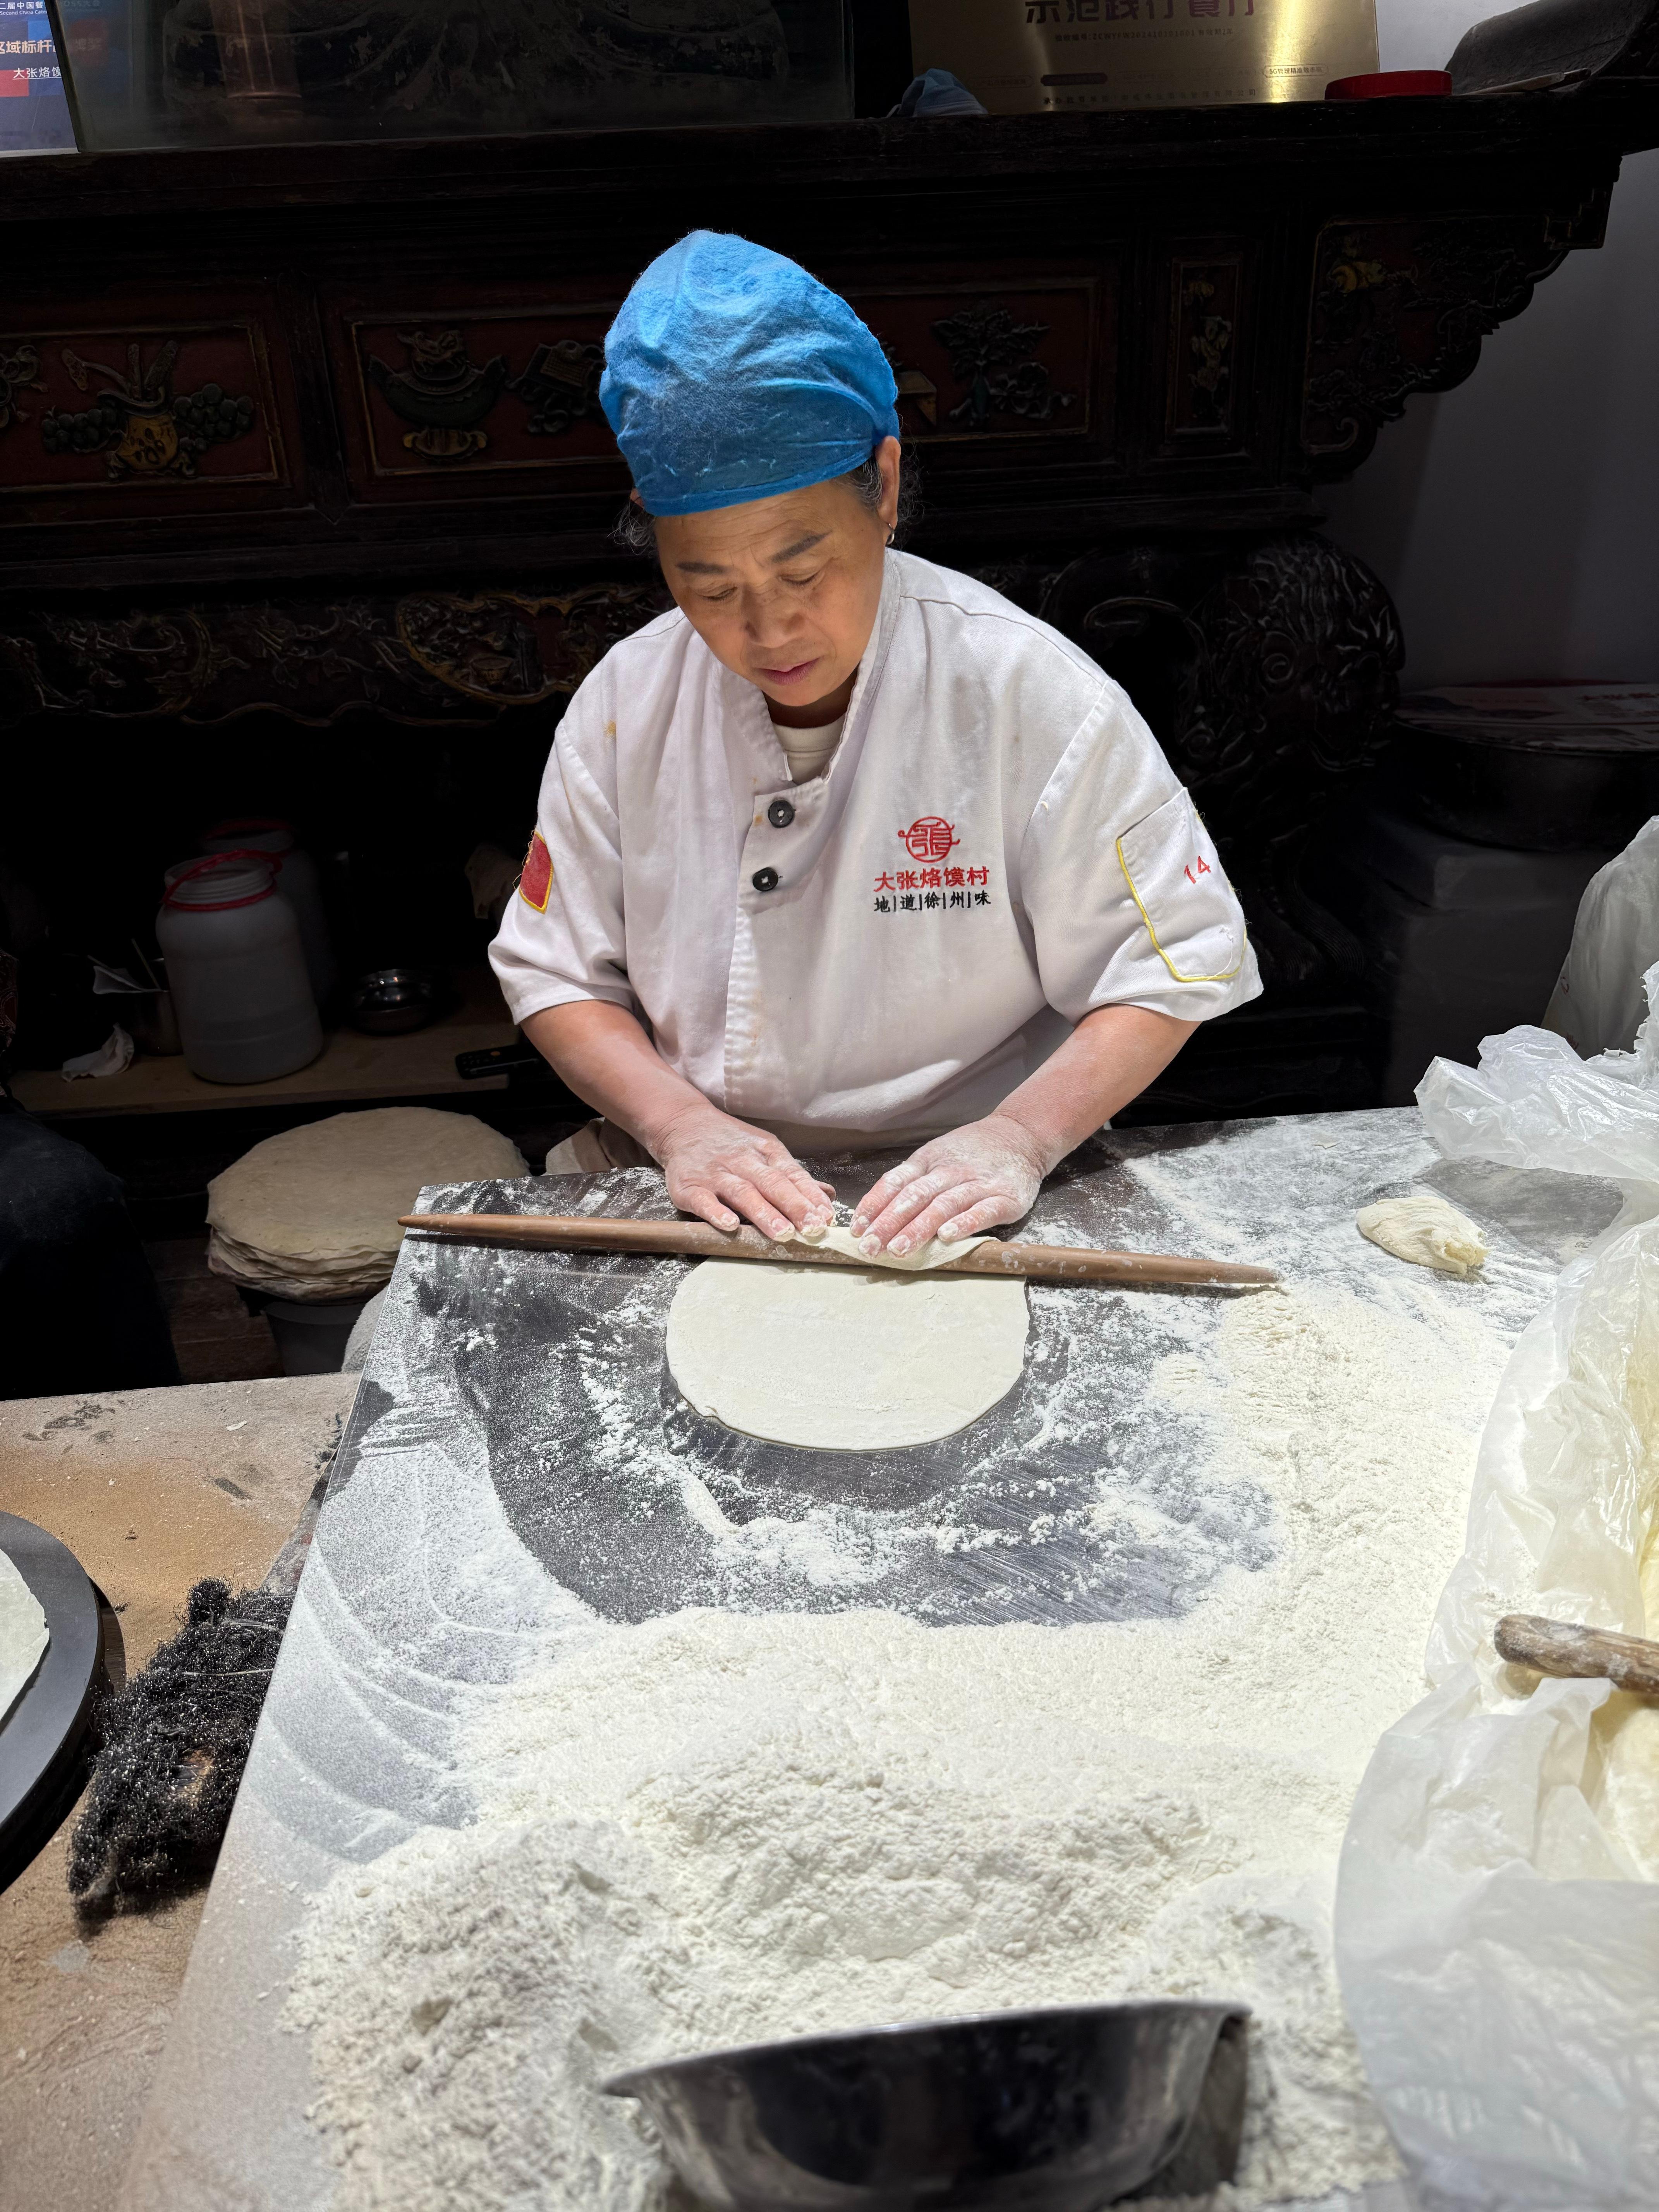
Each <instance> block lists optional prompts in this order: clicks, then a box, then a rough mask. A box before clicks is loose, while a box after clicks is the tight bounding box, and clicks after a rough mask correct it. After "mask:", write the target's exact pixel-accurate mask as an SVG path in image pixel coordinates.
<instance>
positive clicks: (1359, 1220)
mask: <svg viewBox="0 0 1659 2212" xmlns="http://www.w3.org/2000/svg"><path fill="white" fill-rule="evenodd" d="M1354 1225H1355V1227H1356V1228H1357V1229H1358V1231H1359V1233H1360V1235H1361V1236H1362V1237H1370V1240H1371V1243H1373V1244H1380V1245H1381V1246H1382V1247H1383V1250H1384V1251H1385V1252H1392V1253H1393V1255H1394V1256H1395V1259H1396V1260H1409V1261H1412V1263H1413V1266H1415V1267H1437V1268H1438V1269H1439V1271H1440V1273H1442V1274H1443V1275H1469V1274H1473V1273H1474V1270H1475V1269H1476V1268H1477V1267H1479V1266H1480V1263H1481V1261H1483V1260H1484V1259H1485V1258H1486V1252H1487V1249H1488V1248H1487V1244H1486V1238H1485V1237H1483V1236H1482V1235H1481V1234H1480V1231H1479V1230H1478V1229H1477V1228H1476V1227H1475V1225H1474V1222H1472V1221H1471V1220H1469V1218H1468V1216H1467V1215H1465V1214H1462V1213H1460V1212H1458V1210H1457V1208H1456V1207H1455V1206H1448V1205H1447V1203H1446V1201H1445V1200H1444V1199H1443V1198H1437V1197H1436V1196H1435V1195H1434V1194H1432V1193H1430V1192H1419V1194H1417V1195H1416V1196H1414V1197H1412V1198H1383V1199H1379V1200H1377V1202H1376V1205H1375V1206H1362V1207H1361V1208H1360V1210H1359V1212H1358V1213H1357V1214H1356V1215H1355V1216H1354Z"/></svg>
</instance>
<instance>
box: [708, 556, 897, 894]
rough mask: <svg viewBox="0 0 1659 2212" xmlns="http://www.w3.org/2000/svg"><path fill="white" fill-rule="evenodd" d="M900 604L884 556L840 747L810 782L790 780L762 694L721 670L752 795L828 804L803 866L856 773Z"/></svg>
mask: <svg viewBox="0 0 1659 2212" xmlns="http://www.w3.org/2000/svg"><path fill="white" fill-rule="evenodd" d="M901 604H902V592H901V591H900V588H899V568H898V563H897V562H896V561H894V560H893V559H892V558H891V557H890V556H889V555H887V554H884V555H883V556H882V578H881V599H880V602H879V604H878V606H877V608H876V619H875V621H874V623H872V626H871V630H870V642H869V643H868V644H867V645H866V647H865V648H864V657H863V659H861V660H860V662H859V672H858V674H857V676H856V677H854V679H853V696H852V697H851V698H850V699H849V700H848V702H847V720H846V722H845V723H844V725H843V726H842V735H841V743H840V744H838V745H837V746H836V750H835V751H834V753H833V754H832V755H831V757H830V761H829V768H828V769H826V770H825V772H824V774H823V775H821V776H818V777H816V778H814V780H813V781H812V782H811V783H801V784H798V783H796V782H794V781H793V780H792V778H791V775H790V772H789V757H788V755H787V753H786V752H785V751H784V750H783V747H782V746H781V744H779V743H778V738H777V732H776V731H775V729H774V728H773V726H772V717H771V714H769V711H768V708H767V703H766V694H765V693H764V692H763V690H761V689H760V687H759V685H758V684H751V683H750V681H749V679H748V678H747V677H744V676H738V675H737V674H736V673H735V672H734V671H732V670H731V669H729V668H728V669H725V670H724V671H723V673H724V676H725V678H726V682H725V686H724V692H725V696H724V700H723V705H724V708H725V719H726V727H727V728H728V729H730V730H736V731H740V732H742V733H743V736H744V739H745V741H746V743H747V745H748V750H749V752H750V758H751V761H752V763H753V764H754V766H755V767H756V769H757V770H758V775H757V781H756V791H757V796H768V795H770V794H771V793H774V792H787V793H790V795H791V796H792V798H793V800H794V803H795V804H796V805H797V806H798V807H799V804H800V800H801V798H802V796H803V794H804V795H805V796H806V797H807V798H808V799H809V800H811V799H817V798H818V797H820V796H821V797H822V798H823V799H825V800H827V802H828V803H827V804H826V805H824V806H823V811H822V812H821V813H820V814H819V815H818V819H817V823H816V824H815V825H814V826H815V828H816V829H817V830H818V831H819V833H820V834H819V835H818V836H816V837H815V838H814V839H813V841H812V851H811V854H810V856H808V859H807V865H808V866H810V865H811V860H816V858H817V852H818V849H819V848H822V846H823V843H824V842H825V840H826V839H827V837H828V836H829V831H830V829H832V828H833V827H834V825H835V824H836V823H837V822H838V821H839V820H840V819H841V817H842V813H843V812H844V811H845V809H846V805H847V795H848V792H849V791H850V790H851V789H852V787H853V778H854V775H856V774H857V773H858V764H859V761H860V757H861V756H862V754H863V751H864V741H865V738H866V734H867V732H868V731H869V727H870V719H871V716H872V714H873V712H874V710H875V702H876V698H877V696H878V693H879V691H880V689H881V679H882V673H883V671H884V669H885V667H886V665H887V656H888V653H889V652H890V650H891V647H892V643H893V635H894V633H895V631H896V629H897V628H898V617H899V608H900V605H901Z"/></svg>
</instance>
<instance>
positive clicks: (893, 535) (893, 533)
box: [887, 530, 898, 544]
mask: <svg viewBox="0 0 1659 2212" xmlns="http://www.w3.org/2000/svg"><path fill="white" fill-rule="evenodd" d="M897 536H898V532H897V531H896V530H890V531H889V532H888V533H887V543H888V544H892V542H893V540H894V539H895V538H896V537H897Z"/></svg>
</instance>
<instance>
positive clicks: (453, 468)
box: [327, 264, 1116, 503]
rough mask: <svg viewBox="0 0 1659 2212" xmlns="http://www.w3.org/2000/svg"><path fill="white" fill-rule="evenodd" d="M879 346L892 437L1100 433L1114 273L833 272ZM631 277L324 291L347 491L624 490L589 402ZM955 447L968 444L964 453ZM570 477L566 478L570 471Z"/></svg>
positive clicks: (1015, 439)
mask: <svg viewBox="0 0 1659 2212" xmlns="http://www.w3.org/2000/svg"><path fill="white" fill-rule="evenodd" d="M826 281H829V282H832V283H836V286H837V289H842V290H844V291H845V293H846V295H847V296H848V299H849V300H850V301H852V303H853V305H854V307H856V308H857V309H858V311H859V313H860V314H861V315H863V316H864V318H865V319H866V321H867V322H868V323H869V324H870V325H871V327H872V329H873V330H874V331H875V332H876V335H877V337H878V338H879V339H880V340H881V342H882V343H883V345H884V348H885V349H886V350H887V353H888V356H889V358H890V360H891V362H892V363H893V368H894V373H895V376H896V380H897V382H898V386H899V418H900V422H901V426H902V434H903V435H904V436H905V438H906V439H907V440H911V441H915V443H916V444H917V445H918V446H923V445H926V446H928V447H944V448H953V449H983V448H987V447H989V448H993V449H994V448H996V447H1021V446H1027V445H1030V444H1032V443H1034V442H1036V441H1053V440H1060V441H1065V443H1066V444H1067V445H1071V446H1075V445H1077V444H1079V442H1082V443H1088V444H1091V445H1095V446H1099V445H1100V444H1101V443H1102V442H1103V441H1109V438H1110V436H1111V433H1112V410H1113V395H1114V386H1115V354H1116V282H1115V269H1114V268H1113V267H1112V266H1111V265H1110V264H1103V265H1102V266H1100V267H1097V268H1091V269H1090V270H1086V271H1079V272H1076V273H1068V274H1065V275H1058V276H1048V275H1046V274H1044V275H1039V276H1035V277H1034V276H1032V275H1031V274H1030V273H1029V272H1022V274H1021V275H1020V276H1018V277H1015V278H1013V279H1012V280H1011V279H1009V278H1007V277H1006V276H1002V275H1000V273H999V272H998V271H996V270H991V271H989V272H987V273H985V274H981V275H979V276H975V277H972V278H961V279H959V278H958V276H957V272H956V271H955V270H947V271H942V272H940V273H939V275H934V274H933V272H931V271H929V272H922V273H919V274H918V275H916V276H915V277H914V278H913V277H912V276H911V273H910V272H909V271H908V270H907V271H906V272H905V277H904V279H903V280H902V281H896V282H892V283H883V284H872V283H869V281H868V279H867V276H866V278H865V279H864V280H863V281H860V278H859V276H857V275H856V274H855V275H854V276H852V277H850V278H837V277H836V276H827V278H826ZM625 289H626V285H625V284H624V283H622V282H621V281H620V280H619V281H618V283H617V284H616V285H615V286H604V287H601V288H599V289H597V290H596V291H594V292H593V293H592V294H591V295H589V296H588V297H586V298H585V299H580V300H571V301H562V300H557V299H553V300H549V299H548V298H547V297H545V296H543V297H541V298H539V299H538V298H533V297H532V298H530V299H527V300H526V301H524V302H523V303H522V304H520V305H513V304H507V303H504V302H503V301H501V296H500V289H499V288H496V290H495V295H494V297H493V298H492V299H491V300H489V301H488V302H483V301H480V300H479V299H478V298H477V297H476V296H473V295H469V294H468V293H467V292H466V291H465V289H459V288H455V289H447V290H446V291H445V293H444V294H442V295H431V296H428V299H426V300H425V301H423V302H418V303H416V304H413V305H411V304H410V302H409V301H408V300H407V299H400V300H399V301H398V302H396V303H393V304H384V305H383V304H379V303H364V302H363V301H343V300H340V301H331V302H330V304H329V308H328V313H327V323H328V330H329V343H330V352H331V361H332V364H333V369H334V374H335V379H336V384H337V392H338V397H339V402H340V411H341V416H342V421H343V435H344V444H345V465H346V472H347V477H348V480H349V483H350V485H351V488H352V491H353V494H354V495H355V496H356V498H357V499H359V500H361V501H366V502H371V503H372V502H376V501H409V500H416V501H427V500H430V499H433V498H435V497H437V498H441V499H444V500H446V501H447V500H449V499H451V498H453V497H455V496H458V495H459V496H461V497H464V498H465V497H480V496H482V497H498V498H499V497H507V496H516V495H520V494H521V493H522V492H524V491H526V490H540V491H553V490H563V489H588V490H592V489H603V488H606V487H609V488H611V489H617V490H621V489H623V487H624V486H625V485H626V483H627V475H626V471H625V469H624V467H623V463H622V459H621V457H620V455H619V454H618V453H617V447H616V441H615V440H614V439H613V438H612V436H611V429H610V426H609V424H608V423H607V422H606V421H605V416H604V412H603V410H602V409H601V407H600V405H599V377H600V374H601V372H602V370H603V368H604V339H605V331H606V330H607V329H608V328H609V326H610V324H611V319H612V318H613V317H614V315H615V313H616V312H617V306H618V305H619V303H620V301H621V298H622V295H623V291H625ZM964 458H965V454H964ZM573 478H574V479H576V481H575V482H574V483H572V481H571V480H572V479H573Z"/></svg>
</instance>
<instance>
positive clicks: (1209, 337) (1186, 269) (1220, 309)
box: [1160, 240, 1251, 455]
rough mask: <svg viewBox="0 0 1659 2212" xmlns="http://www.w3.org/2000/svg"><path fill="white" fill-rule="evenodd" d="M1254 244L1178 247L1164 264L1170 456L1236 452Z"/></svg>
mask: <svg viewBox="0 0 1659 2212" xmlns="http://www.w3.org/2000/svg"><path fill="white" fill-rule="evenodd" d="M1248 266H1249V246H1247V245H1246V244H1245V243H1243V241H1238V240H1230V241H1226V242H1224V243H1220V244H1217V245H1214V246H1209V247H1207V248H1206V247H1202V246H1193V247H1188V248H1186V249H1182V248H1179V247H1177V248H1176V249H1175V250H1174V251H1173V252H1170V256H1169V258H1168V260H1167V262H1166V263H1165V265H1164V325H1165V327H1166V329H1167V330H1168V331H1169V351H1168V356H1167V358H1166V361H1165V363H1164V437H1163V443H1162V447H1161V449H1160V450H1161V451H1162V452H1163V453H1165V454H1182V455H1185V454H1196V453H1237V452H1238V451H1240V450H1242V449H1243V446H1244V445H1245V443H1246V426H1245V422H1244V413H1245V400H1246V398H1247V395H1248V393H1249V384H1250V375H1249V366H1250V365H1249V351H1248V349H1249V340H1250V337H1251V332H1250V330H1249V315H1248V304H1247V303H1248V295H1249V285H1248V282H1247V275H1246V272H1247V269H1248Z"/></svg>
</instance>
